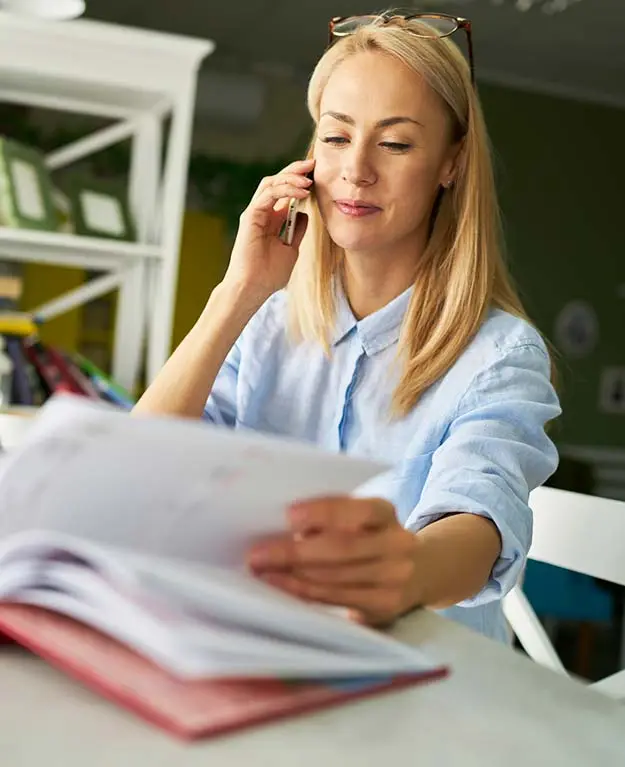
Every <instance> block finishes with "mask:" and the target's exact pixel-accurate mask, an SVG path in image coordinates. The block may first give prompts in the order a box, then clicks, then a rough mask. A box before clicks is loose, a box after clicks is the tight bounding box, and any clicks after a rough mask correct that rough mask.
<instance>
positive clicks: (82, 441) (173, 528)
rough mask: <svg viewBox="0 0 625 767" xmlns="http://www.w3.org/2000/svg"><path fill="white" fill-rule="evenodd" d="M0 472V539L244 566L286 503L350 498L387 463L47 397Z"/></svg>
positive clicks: (274, 529) (278, 523) (278, 524)
mask: <svg viewBox="0 0 625 767" xmlns="http://www.w3.org/2000/svg"><path fill="white" fill-rule="evenodd" d="M5 461H6V463H5V466H4V470H3V471H2V474H1V475H0V510H1V512H0V539H1V538H2V537H3V536H6V535H9V534H11V533H15V532H19V531H23V530H29V529H48V530H54V531H58V532H64V533H68V534H71V535H75V536H79V537H85V538H87V539H88V540H93V541H98V542H101V543H105V544H108V545H111V546H121V547H123V548H128V549H131V550H135V551H137V552H140V553H144V554H149V555H155V556H164V557H174V558H179V559H182V560H186V561H192V562H198V563H208V564H213V565H225V566H229V567H239V568H242V567H243V565H244V560H245V553H246V551H247V550H248V547H249V546H250V544H251V543H252V541H254V540H257V539H258V538H259V537H261V536H264V535H268V534H274V533H279V532H282V531H284V530H285V513H286V507H287V506H288V504H289V503H290V502H292V501H294V500H297V499H303V498H308V497H313V496H319V495H326V494H334V493H349V492H352V491H354V490H355V489H356V488H357V487H358V486H359V485H361V484H362V483H364V482H365V481H367V480H368V479H370V478H372V477H373V476H375V475H376V474H378V473H380V472H381V471H384V470H385V469H386V468H387V467H385V466H383V465H381V464H379V463H375V462H372V461H367V460H360V459H356V458H351V457H348V456H346V455H336V454H332V453H326V452H323V451H321V450H318V449H316V448H315V447H313V446H308V445H303V444H300V443H296V442H294V441H286V440H283V439H277V438H270V437H265V436H261V435H258V434H253V433H250V432H242V431H237V432H231V431H229V430H227V429H224V428H221V427H216V426H212V425H210V424H206V423H201V422H196V421H185V420H178V419H171V418H159V419H157V418H145V417H134V416H130V415H129V414H127V413H125V412H119V411H117V410H113V409H112V408H108V407H106V406H102V405H101V404H100V403H91V402H89V401H88V400H85V399H84V398H80V397H71V396H67V395H65V396H61V397H56V398H53V399H52V400H51V401H50V402H48V403H47V404H46V405H45V406H44V407H43V408H42V411H41V413H40V415H39V416H38V418H37V419H36V423H34V424H33V426H32V428H31V430H30V432H29V435H28V436H27V439H26V440H25V441H24V442H22V443H21V445H20V446H18V447H17V448H16V449H15V450H13V451H12V453H11V454H10V455H7V456H6V458H5Z"/></svg>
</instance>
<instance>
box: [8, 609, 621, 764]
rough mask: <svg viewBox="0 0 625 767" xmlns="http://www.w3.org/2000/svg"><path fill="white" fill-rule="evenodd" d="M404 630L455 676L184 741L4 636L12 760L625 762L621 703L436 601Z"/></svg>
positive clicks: (399, 632) (401, 629)
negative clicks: (464, 621)
mask: <svg viewBox="0 0 625 767" xmlns="http://www.w3.org/2000/svg"><path fill="white" fill-rule="evenodd" d="M394 634H395V635H396V636H397V637H398V638H400V639H402V640H404V641H408V642H410V643H414V644H417V645H419V646H420V647H422V648H423V649H424V650H425V651H426V652H427V653H428V654H429V655H430V656H431V657H433V658H436V659H439V660H441V661H443V662H446V663H449V664H450V665H451V667H452V673H451V675H450V676H449V678H447V679H445V680H443V681H438V682H435V683H432V684H429V685H425V686H421V687H414V688H411V689H406V690H402V691H398V692H394V693H390V694H386V695H381V696H379V697H377V698H375V697H374V698H370V699H368V700H360V701H355V702H352V703H349V704H347V705H343V706H340V707H337V708H333V709H326V710H325V711H319V712H316V713H313V714H308V715H305V716H299V717H293V718H292V719H288V720H282V721H280V722H275V723H271V724H268V725H267V724H265V725H261V726H258V727H255V728H251V729H248V730H242V731H239V732H237V733H234V734H229V735H224V736H222V737H220V738H215V739H213V740H206V741H198V742H195V743H192V744H184V743H181V742H179V741H176V740H174V739H172V738H171V737H169V736H167V735H165V734H163V733H161V732H160V731H158V730H156V729H154V728H153V727H151V726H150V725H148V724H144V723H143V722H142V721H141V720H140V719H137V718H135V717H134V716H132V715H130V714H128V713H126V712H124V711H123V710H121V709H118V708H116V707H115V706H113V705H112V704H109V703H107V702H106V701H104V700H103V699H100V698H99V697H97V696H96V695H95V694H93V693H91V692H90V691H89V690H87V689H85V688H83V687H81V686H80V685H79V684H77V683H75V682H73V681H71V680H69V679H67V678H66V677H64V676H63V675H62V674H61V673H60V672H58V671H56V670H55V669H53V668H51V667H50V666H48V665H46V664H45V663H43V662H42V661H40V660H39V659H37V658H35V657H33V656H31V655H29V654H27V653H26V652H24V651H22V650H21V649H19V648H17V647H15V646H10V645H9V646H6V647H2V648H0V755H1V757H0V761H1V763H2V765H7V767H9V765H10V767H40V766H41V765H46V767H85V765H89V767H112V766H113V765H114V767H199V766H200V765H202V767H207V766H208V765H219V767H230V766H231V765H233V766H234V765H237V766H239V765H248V764H249V765H252V764H253V765H254V767H264V765H267V767H281V765H284V766H285V767H286V766H287V765H288V767H292V765H293V764H295V763H296V761H297V762H298V763H299V764H300V765H301V766H302V767H307V766H308V765H311V767H312V765H314V766H315V767H333V766H334V765H336V766H337V767H339V766H340V767H349V765H358V766H359V767H362V766H363V765H370V764H371V765H374V764H376V765H377V764H384V765H389V766H391V765H392V766H393V767H395V766H396V765H397V766H399V765H413V764H414V765H419V767H430V765H431V766H432V767H434V766H436V767H456V765H462V767H491V765H492V766H493V767H495V765H496V767H502V765H505V767H521V765H523V767H527V765H531V766H532V767H542V766H543V765H545V767H559V766H560V765H562V766H563V767H564V766H565V765H566V767H577V766H578V765H580V766H581V765H584V767H587V766H588V767H590V766H591V765H592V766H593V767H594V766H595V765H596V766H597V767H612V766H613V765H614V767H617V765H618V767H623V765H625V706H621V705H620V704H618V703H616V702H615V701H613V700H610V699H608V698H604V697H603V696H601V695H600V694H599V693H597V692H594V691H592V690H590V689H587V688H586V687H585V686H584V685H583V684H581V683H580V682H577V681H574V680H572V679H568V678H565V677H563V676H560V675H557V674H556V673H555V672H552V671H548V670H546V669H543V668H541V667H540V666H538V665H536V664H535V663H533V662H532V661H530V660H528V659H527V658H525V657H524V656H522V655H521V654H520V653H517V652H515V651H513V650H511V649H509V648H507V647H504V646H501V645H498V644H495V643H494V642H492V641H490V640H488V639H485V638H483V637H481V636H479V635H478V634H475V633H474V632H471V631H469V630H468V629H466V628H464V627H463V626H461V625H459V624H456V623H451V622H450V621H447V620H445V619H444V618H442V617H440V616H439V615H436V614H435V613H431V612H428V611H418V612H416V613H414V614H413V615H411V616H409V617H408V618H406V619H404V620H403V621H402V622H401V623H400V624H399V625H398V626H397V627H396V629H395V630H394Z"/></svg>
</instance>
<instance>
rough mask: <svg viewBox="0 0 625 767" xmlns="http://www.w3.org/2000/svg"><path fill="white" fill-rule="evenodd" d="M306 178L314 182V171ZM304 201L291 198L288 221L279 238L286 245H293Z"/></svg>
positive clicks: (283, 226)
mask: <svg viewBox="0 0 625 767" xmlns="http://www.w3.org/2000/svg"><path fill="white" fill-rule="evenodd" d="M306 178H309V179H311V180H312V178H313V171H310V172H309V173H307V174H306ZM301 202H302V200H300V199H298V198H297V197H291V199H290V200H289V207H288V210H287V213H286V219H285V221H284V224H282V227H281V228H280V233H279V235H278V236H279V237H280V239H281V240H282V242H283V243H284V244H285V245H292V244H293V235H294V234H295V225H296V224H297V214H298V213H299V208H300V203H301Z"/></svg>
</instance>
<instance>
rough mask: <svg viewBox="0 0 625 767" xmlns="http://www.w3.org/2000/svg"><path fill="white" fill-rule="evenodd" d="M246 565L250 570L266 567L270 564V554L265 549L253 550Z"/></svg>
mask: <svg viewBox="0 0 625 767" xmlns="http://www.w3.org/2000/svg"><path fill="white" fill-rule="evenodd" d="M247 563H248V565H249V566H250V567H252V568H260V567H267V565H269V564H271V552H270V551H268V550H267V549H253V550H252V551H250V553H249V554H248V557H247Z"/></svg>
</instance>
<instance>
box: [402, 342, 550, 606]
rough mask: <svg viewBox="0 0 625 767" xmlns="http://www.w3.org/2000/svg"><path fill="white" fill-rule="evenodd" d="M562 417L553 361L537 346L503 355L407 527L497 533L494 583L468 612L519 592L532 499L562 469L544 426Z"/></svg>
mask: <svg viewBox="0 0 625 767" xmlns="http://www.w3.org/2000/svg"><path fill="white" fill-rule="evenodd" d="M559 414H560V406H559V402H558V397H557V395H556V392H555V390H554V388H553V386H552V384H551V381H550V360H549V356H548V354H547V352H546V350H545V349H544V348H541V347H540V346H539V345H537V344H533V343H527V344H522V345H518V346H515V347H512V348H509V349H507V350H506V351H505V352H502V354H501V356H500V357H499V358H498V359H497V360H496V361H495V362H493V363H492V364H491V365H490V366H489V367H488V368H486V369H483V370H481V371H480V372H479V373H478V374H477V375H476V376H475V378H474V379H473V381H472V382H471V383H470V385H469V386H468V387H467V389H466V392H465V394H464V396H463V397H462V399H461V400H460V402H459V405H458V408H457V410H456V414H455V417H454V418H453V420H452V421H451V423H450V425H449V428H448V430H447V434H446V436H445V438H444V440H443V441H442V443H441V445H440V447H439V448H438V449H437V450H436V451H435V453H434V455H433V458H432V465H431V469H430V472H429V474H428V477H427V480H426V482H425V485H424V487H423V491H422V494H421V497H420V500H419V503H418V504H417V506H416V508H415V509H414V510H413V512H412V514H411V515H410V516H409V518H408V520H407V522H406V527H407V528H408V529H410V530H414V531H418V530H420V529H422V528H423V527H425V526H426V525H427V524H429V523H431V522H433V521H435V520H436V519H439V518H441V517H442V516H445V515H446V514H449V513H450V512H468V513H470V514H478V515H481V516H483V517H487V518H489V519H491V520H492V521H493V523H494V524H495V525H496V526H497V528H498V530H499V533H500V536H501V553H500V556H499V558H498V560H497V562H496V563H495V566H494V567H493V570H492V572H491V577H490V580H489V582H488V583H487V585H486V586H485V587H484V589H482V591H481V592H480V593H479V594H477V595H476V596H475V597H473V598H471V599H468V600H466V601H464V602H462V603H461V605H462V606H465V607H473V606H475V605H478V604H483V603H486V602H490V601H493V600H495V599H500V598H501V597H502V596H503V595H504V594H506V593H507V592H508V591H509V590H510V589H511V588H512V586H513V585H514V584H515V582H516V580H517V578H518V576H519V574H520V571H521V569H522V567H523V565H524V563H525V559H526V557H527V553H528V551H529V547H530V544H531V539H532V513H531V510H530V508H529V506H528V498H529V493H530V492H531V491H532V490H533V489H534V488H535V487H538V486H539V485H541V484H543V483H544V482H545V480H546V479H548V478H549V476H551V474H552V473H553V472H554V471H555V469H556V468H557V465H558V453H557V450H556V448H555V445H554V444H553V442H552V441H551V439H550V438H549V436H548V435H547V432H546V424H547V423H548V422H549V421H551V420H552V419H554V418H556V417H557V416H558V415H559Z"/></svg>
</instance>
